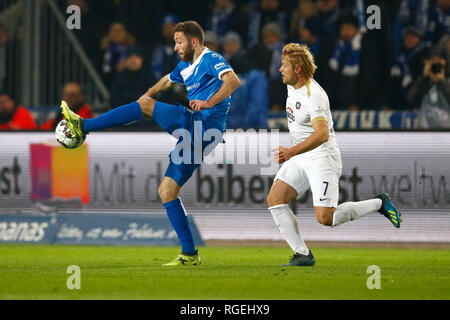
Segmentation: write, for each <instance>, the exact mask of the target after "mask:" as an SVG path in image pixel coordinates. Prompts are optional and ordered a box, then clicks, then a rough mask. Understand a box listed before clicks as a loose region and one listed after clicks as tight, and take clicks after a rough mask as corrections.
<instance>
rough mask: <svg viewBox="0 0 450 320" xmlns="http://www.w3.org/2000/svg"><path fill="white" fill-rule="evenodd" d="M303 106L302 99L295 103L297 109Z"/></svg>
mask: <svg viewBox="0 0 450 320" xmlns="http://www.w3.org/2000/svg"><path fill="white" fill-rule="evenodd" d="M301 106H302V104H301V103H300V101H298V102H297V103H296V104H295V108H296V109H297V110H300V107H301Z"/></svg>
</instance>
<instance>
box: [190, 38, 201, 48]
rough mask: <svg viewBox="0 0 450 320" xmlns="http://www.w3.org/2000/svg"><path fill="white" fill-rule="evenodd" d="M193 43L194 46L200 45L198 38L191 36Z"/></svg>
mask: <svg viewBox="0 0 450 320" xmlns="http://www.w3.org/2000/svg"><path fill="white" fill-rule="evenodd" d="M191 45H192V46H193V47H196V46H198V45H199V41H198V39H197V38H195V37H192V38H191Z"/></svg>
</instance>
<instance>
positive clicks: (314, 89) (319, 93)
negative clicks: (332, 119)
mask: <svg viewBox="0 0 450 320" xmlns="http://www.w3.org/2000/svg"><path fill="white" fill-rule="evenodd" d="M309 93H310V98H311V99H313V100H317V99H324V98H326V96H327V94H326V92H325V90H324V89H323V88H322V87H321V86H320V84H319V83H317V81H315V80H314V79H311V82H310V84H309Z"/></svg>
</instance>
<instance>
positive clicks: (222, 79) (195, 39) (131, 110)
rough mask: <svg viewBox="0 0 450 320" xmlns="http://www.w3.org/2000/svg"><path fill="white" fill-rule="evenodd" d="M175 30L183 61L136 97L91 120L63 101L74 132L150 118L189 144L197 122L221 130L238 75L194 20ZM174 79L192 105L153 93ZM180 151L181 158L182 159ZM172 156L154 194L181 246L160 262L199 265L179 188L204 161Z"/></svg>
mask: <svg viewBox="0 0 450 320" xmlns="http://www.w3.org/2000/svg"><path fill="white" fill-rule="evenodd" d="M174 31H175V32H174V40H175V47H174V50H175V52H177V53H178V55H179V56H180V58H181V60H182V61H180V63H179V64H178V65H177V67H176V68H175V70H173V71H172V73H170V74H168V75H166V76H164V77H163V78H161V79H160V80H159V81H158V82H157V83H156V84H155V85H154V86H153V87H151V88H150V89H149V90H148V91H147V92H146V93H145V94H144V95H143V96H142V97H140V98H139V99H138V100H137V101H136V102H132V103H130V104H128V105H124V106H121V107H118V108H116V109H113V110H111V111H109V112H107V113H105V114H103V115H101V116H99V117H97V118H94V119H83V118H81V117H80V116H78V115H76V114H75V113H73V112H72V111H71V110H70V109H69V108H68V107H67V104H66V103H65V102H64V101H63V102H62V104H61V109H62V114H63V116H64V118H65V119H66V121H67V122H68V124H69V127H70V128H71V130H72V131H73V133H74V134H76V135H79V136H82V135H85V134H87V133H89V132H94V131H99V130H102V129H106V128H110V127H115V126H121V125H127V124H131V123H133V122H136V121H139V120H142V119H150V118H153V120H155V121H156V122H157V123H158V124H159V125H160V126H161V128H163V129H164V130H165V131H167V132H168V133H169V134H174V135H175V134H176V133H174V131H177V132H179V130H178V129H184V130H186V131H185V132H189V133H190V134H191V137H190V138H191V141H192V143H194V142H193V141H194V127H195V128H198V124H199V123H200V124H201V128H202V134H204V133H205V131H206V130H208V129H215V130H218V131H220V133H223V132H224V131H225V129H226V119H227V116H228V111H229V108H230V101H231V98H230V95H231V94H232V93H233V91H234V90H236V89H237V88H238V87H239V85H240V81H239V78H238V77H237V76H236V74H235V73H234V71H233V69H232V68H231V67H230V65H229V64H228V63H227V62H226V61H225V59H224V58H223V57H222V56H221V55H220V54H218V53H216V52H214V51H211V50H209V49H208V48H206V47H205V46H204V43H203V40H204V31H203V29H202V28H201V26H200V25H199V24H198V23H197V22H195V21H186V22H180V23H178V24H177V25H176V26H175V29H174ZM174 83H180V84H185V85H186V89H187V92H188V98H189V105H190V107H191V108H192V110H190V109H187V108H185V107H184V106H182V105H180V104H178V105H170V104H166V103H163V102H160V101H156V100H154V99H153V98H152V97H153V96H154V95H155V94H157V93H158V92H160V91H163V90H167V89H169V88H170V87H171V86H173V85H174ZM195 123H196V125H195V126H194V124H195ZM176 137H177V138H178V136H176ZM184 139H186V137H184ZM205 140H207V139H205ZM211 140H212V141H211V142H210V143H209V144H208V143H207V142H202V143H201V147H202V152H203V150H205V148H206V147H208V146H210V147H211V144H215V145H217V144H218V143H220V142H222V139H220V140H221V141H216V140H217V138H216V139H211ZM202 141H203V139H202ZM182 142H183V137H180V138H179V140H178V143H182ZM191 150H195V149H191ZM184 156H185V155H183V159H185V157H184ZM174 157H175V153H174V152H172V153H171V154H170V164H169V167H168V168H167V171H166V173H165V177H164V178H163V180H162V182H161V184H160V186H159V189H158V193H159V196H160V198H161V201H162V203H163V205H164V207H165V209H166V212H167V216H168V217H169V220H170V222H171V224H172V226H173V228H174V229H175V231H176V233H177V235H178V238H179V240H180V242H181V249H182V251H181V254H179V255H178V256H177V257H176V258H175V259H174V260H173V261H171V262H169V263H167V264H164V266H179V265H198V264H200V262H201V260H200V256H199V255H198V250H197V249H196V247H195V244H194V240H193V236H192V232H191V229H190V227H189V222H188V219H187V215H186V212H185V209H184V207H183V204H182V202H181V199H180V198H179V196H178V195H179V192H180V189H181V187H182V186H183V185H184V184H185V183H186V181H188V180H189V178H190V177H191V176H192V174H193V173H194V171H195V169H197V168H198V167H199V166H200V163H198V162H201V161H202V160H203V155H201V161H181V162H180V161H179V159H174ZM188 158H189V157H188ZM190 158H191V159H190V160H192V159H193V158H194V151H192V154H191V157H190Z"/></svg>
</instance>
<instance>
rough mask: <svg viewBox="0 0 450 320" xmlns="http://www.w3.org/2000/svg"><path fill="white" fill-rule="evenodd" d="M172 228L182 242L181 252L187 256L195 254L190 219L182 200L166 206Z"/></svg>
mask: <svg viewBox="0 0 450 320" xmlns="http://www.w3.org/2000/svg"><path fill="white" fill-rule="evenodd" d="M164 207H165V208H166V211H167V216H168V217H169V220H170V223H171V224H172V227H173V228H174V229H175V231H176V233H177V235H178V239H180V242H181V251H182V253H185V254H195V253H196V249H195V244H194V239H193V237H192V232H191V228H190V227H189V221H188V217H187V216H186V213H185V211H184V207H183V204H182V203H181V200H180V198H177V199H175V200H172V201H170V202H167V203H165V204H164Z"/></svg>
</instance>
